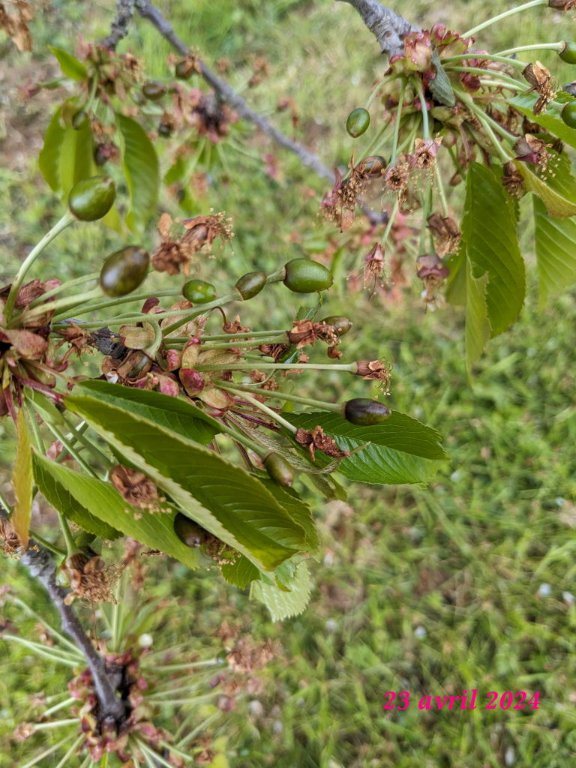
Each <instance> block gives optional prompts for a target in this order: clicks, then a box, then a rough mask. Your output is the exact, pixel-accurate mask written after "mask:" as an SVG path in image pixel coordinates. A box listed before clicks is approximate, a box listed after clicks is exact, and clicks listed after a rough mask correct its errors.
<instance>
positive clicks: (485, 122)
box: [457, 90, 516, 163]
mask: <svg viewBox="0 0 576 768" xmlns="http://www.w3.org/2000/svg"><path fill="white" fill-rule="evenodd" d="M457 95H458V98H459V99H460V101H462V102H463V103H464V104H466V106H467V107H468V109H469V110H470V111H471V112H473V113H474V115H475V117H477V119H478V120H479V121H480V123H482V127H483V128H484V130H485V131H486V133H487V134H488V136H489V138H490V140H491V141H492V143H493V145H494V147H495V148H496V150H497V152H498V154H499V155H500V157H501V158H502V160H504V162H505V163H508V162H510V160H513V158H512V157H511V156H510V155H508V153H507V152H506V151H505V149H504V147H503V146H502V144H501V142H499V141H498V139H497V138H496V136H495V134H494V131H493V130H492V128H491V127H490V126H491V124H492V125H493V126H494V129H495V130H496V131H497V132H498V133H499V134H500V135H501V136H502V137H503V138H504V139H506V141H514V140H515V139H516V136H514V134H513V133H509V132H508V131H507V130H506V129H505V128H503V127H502V126H501V125H500V124H499V123H497V122H496V120H493V119H492V118H491V117H488V115H486V114H485V113H484V112H483V111H482V110H481V109H479V108H478V107H477V106H476V104H475V103H474V99H472V98H471V97H470V96H469V95H468V94H467V93H464V92H463V91H460V90H459V91H457Z"/></svg>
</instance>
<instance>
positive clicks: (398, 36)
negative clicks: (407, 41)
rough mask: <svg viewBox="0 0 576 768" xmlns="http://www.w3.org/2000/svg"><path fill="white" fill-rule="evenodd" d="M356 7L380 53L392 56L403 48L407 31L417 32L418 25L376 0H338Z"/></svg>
mask: <svg viewBox="0 0 576 768" xmlns="http://www.w3.org/2000/svg"><path fill="white" fill-rule="evenodd" d="M340 2H344V3H349V4H350V5H351V6H353V7H354V8H356V10H357V11H358V13H359V14H360V16H362V20H363V21H364V24H366V26H367V27H368V29H369V30H370V32H372V34H373V35H374V36H375V37H376V40H378V43H379V45H380V49H381V50H382V53H385V54H387V55H388V56H393V55H394V54H397V53H402V52H403V50H404V37H405V36H406V35H407V34H408V33H409V32H418V31H419V27H416V26H414V25H413V24H411V23H410V22H409V21H408V20H407V19H405V18H404V17H403V16H400V15H399V14H398V13H396V12H395V11H393V10H392V9H390V8H386V7H385V6H384V5H382V4H381V3H379V2H378V0H340Z"/></svg>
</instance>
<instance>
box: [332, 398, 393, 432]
mask: <svg viewBox="0 0 576 768" xmlns="http://www.w3.org/2000/svg"><path fill="white" fill-rule="evenodd" d="M391 413H392V411H391V410H390V409H389V408H387V407H386V406H385V405H383V404H382V403H379V402H378V401H377V400H368V399H367V398H364V397H357V398H355V399H354V400H348V402H347V403H346V404H345V405H344V418H345V419H346V421H349V422H350V423H351V424H355V425H356V426H357V427H371V426H373V425H374V424H383V423H384V422H385V421H386V419H387V418H389V416H390V415H391Z"/></svg>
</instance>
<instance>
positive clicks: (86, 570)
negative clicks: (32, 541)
mask: <svg viewBox="0 0 576 768" xmlns="http://www.w3.org/2000/svg"><path fill="white" fill-rule="evenodd" d="M63 570H64V572H65V573H66V575H67V576H68V580H69V582H70V590H71V591H70V592H69V593H68V595H66V599H65V602H66V603H67V604H71V603H72V602H73V601H74V600H75V598H78V597H79V598H81V599H82V600H87V601H88V602H90V603H113V602H115V598H114V590H113V588H114V584H115V583H116V581H117V579H118V577H119V576H120V569H119V568H118V567H117V566H107V565H106V563H105V562H104V560H103V559H102V558H101V557H100V556H99V555H97V554H96V553H95V552H93V551H92V550H91V549H86V550H84V551H82V552H76V554H74V555H71V556H70V557H69V558H68V559H67V560H66V562H65V564H64V566H63Z"/></svg>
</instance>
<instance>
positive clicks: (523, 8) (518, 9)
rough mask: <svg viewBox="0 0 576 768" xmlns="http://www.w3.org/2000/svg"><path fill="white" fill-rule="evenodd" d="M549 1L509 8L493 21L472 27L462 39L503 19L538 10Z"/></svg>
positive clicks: (539, 0)
mask: <svg viewBox="0 0 576 768" xmlns="http://www.w3.org/2000/svg"><path fill="white" fill-rule="evenodd" d="M547 4H548V0H530V2H529V3H524V4H523V5H517V6H516V7H515V8H509V9H508V10H507V11H504V12H503V13H499V14H498V16H492V18H491V19H487V20H486V21H483V22H482V24H477V25H476V26H475V27H472V28H471V29H468V30H466V32H462V35H461V36H462V37H472V35H475V34H476V33H477V32H480V31H481V30H483V29H486V27H490V26H492V24H496V23H497V22H499V21H501V20H502V19H506V18H508V17H509V16H512V15H514V14H515V13H521V12H522V11H527V10H528V9H529V8H536V6H538V5H547Z"/></svg>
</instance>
